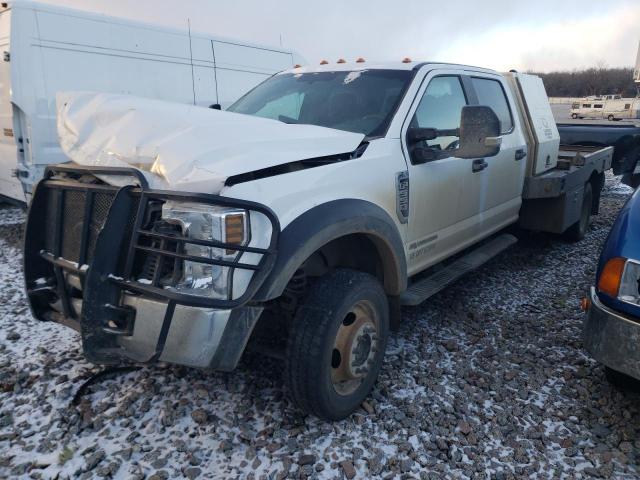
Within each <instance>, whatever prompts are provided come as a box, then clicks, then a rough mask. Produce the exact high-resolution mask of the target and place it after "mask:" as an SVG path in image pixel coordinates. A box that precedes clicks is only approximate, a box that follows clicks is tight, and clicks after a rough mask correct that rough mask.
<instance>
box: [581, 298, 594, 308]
mask: <svg viewBox="0 0 640 480" xmlns="http://www.w3.org/2000/svg"><path fill="white" fill-rule="evenodd" d="M590 308H591V300H589V299H588V298H587V297H584V298H583V299H582V300H580V310H582V311H583V312H587V311H589V309H590Z"/></svg>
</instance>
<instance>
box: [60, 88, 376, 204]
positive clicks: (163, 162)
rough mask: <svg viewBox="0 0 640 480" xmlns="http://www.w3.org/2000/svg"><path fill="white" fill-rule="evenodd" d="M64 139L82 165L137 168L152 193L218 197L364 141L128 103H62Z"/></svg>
mask: <svg viewBox="0 0 640 480" xmlns="http://www.w3.org/2000/svg"><path fill="white" fill-rule="evenodd" d="M57 104H58V136H59V139H60V145H61V147H62V149H63V151H64V152H65V154H66V155H67V156H68V157H69V158H70V159H71V160H72V161H74V162H76V163H78V164H81V165H89V166H103V167H135V168H137V169H138V170H140V171H141V172H143V174H144V175H145V176H146V177H147V180H148V181H149V185H150V186H151V188H158V189H170V190H182V191H192V192H201V193H219V192H220V190H221V189H222V187H223V186H224V182H225V180H226V179H227V178H228V177H230V176H233V175H238V174H241V173H247V172H252V171H255V170H260V169H263V168H267V167H272V166H276V165H280V164H284V163H289V162H293V161H298V160H304V159H308V158H316V157H323V156H327V155H337V154H341V153H347V152H352V151H353V150H355V149H356V148H357V147H358V145H360V143H361V142H362V140H363V139H364V135H362V134H358V133H350V132H344V131H341V130H335V129H331V128H324V127H317V126H313V125H291V124H285V123H282V122H279V121H276V120H270V119H265V118H260V117H254V116H250V115H242V114H237V113H232V112H223V111H220V110H213V109H209V108H204V107H197V106H193V105H184V104H179V103H172V102H166V101H162V100H152V99H147V98H140V97H133V96H129V95H116V94H106V93H93V92H65V93H59V94H58V96H57Z"/></svg>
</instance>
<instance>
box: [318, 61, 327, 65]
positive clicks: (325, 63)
mask: <svg viewBox="0 0 640 480" xmlns="http://www.w3.org/2000/svg"><path fill="white" fill-rule="evenodd" d="M328 64H329V62H327V61H326V60H322V61H321V62H320V65H328Z"/></svg>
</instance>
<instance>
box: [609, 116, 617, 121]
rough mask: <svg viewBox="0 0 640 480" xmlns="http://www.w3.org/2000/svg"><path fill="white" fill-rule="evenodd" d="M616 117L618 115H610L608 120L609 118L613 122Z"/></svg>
mask: <svg viewBox="0 0 640 480" xmlns="http://www.w3.org/2000/svg"><path fill="white" fill-rule="evenodd" d="M615 119H616V117H614V116H613V115H609V116H608V117H607V120H609V121H610V122H613V121H614V120H615Z"/></svg>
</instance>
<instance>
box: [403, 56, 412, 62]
mask: <svg viewBox="0 0 640 480" xmlns="http://www.w3.org/2000/svg"><path fill="white" fill-rule="evenodd" d="M402 63H411V59H410V58H409V57H404V58H403V59H402Z"/></svg>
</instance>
